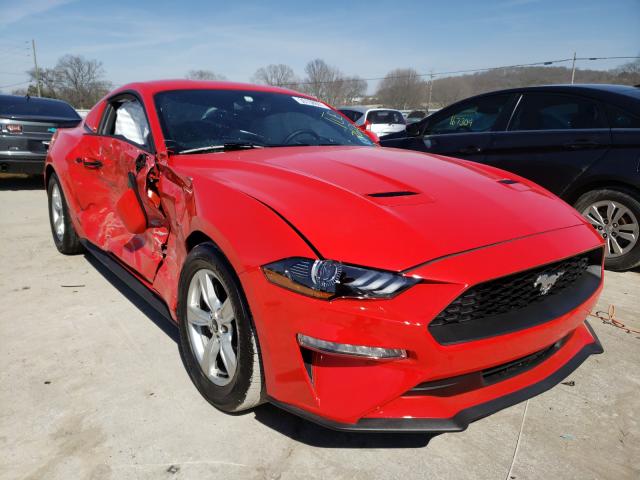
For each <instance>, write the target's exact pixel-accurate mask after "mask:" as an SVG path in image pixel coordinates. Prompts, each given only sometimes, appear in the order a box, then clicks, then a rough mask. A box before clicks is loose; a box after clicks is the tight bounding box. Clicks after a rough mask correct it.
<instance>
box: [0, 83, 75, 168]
mask: <svg viewBox="0 0 640 480" xmlns="http://www.w3.org/2000/svg"><path fill="white" fill-rule="evenodd" d="M78 123H80V116H79V115H78V114H77V113H76V111H75V110H74V109H73V107H72V106H71V105H69V104H68V103H66V102H63V101H61V100H52V99H50V98H40V97H30V96H28V95H27V96H21V95H0V171H2V172H11V173H27V174H42V171H43V169H44V160H45V156H46V154H47V147H48V145H49V142H50V141H51V136H52V135H53V133H54V132H55V131H56V130H57V129H58V128H69V127H75V126H76V125H78Z"/></svg>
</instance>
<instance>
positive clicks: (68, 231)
mask: <svg viewBox="0 0 640 480" xmlns="http://www.w3.org/2000/svg"><path fill="white" fill-rule="evenodd" d="M47 196H48V199H49V224H50V225H51V234H52V236H53V243H55V245H56V248H57V249H58V251H59V252H60V253H64V254H65V255H74V254H77V253H82V252H83V251H84V248H83V246H82V244H81V243H80V238H79V237H78V234H77V233H76V230H75V228H74V227H73V223H71V218H70V217H69V207H68V206H67V200H66V199H65V198H64V193H63V192H62V187H60V181H59V180H58V177H57V176H56V174H55V173H53V174H51V178H49V184H48V185H47Z"/></svg>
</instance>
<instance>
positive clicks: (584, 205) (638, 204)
mask: <svg viewBox="0 0 640 480" xmlns="http://www.w3.org/2000/svg"><path fill="white" fill-rule="evenodd" d="M608 205H611V207H610V208H611V212H612V213H611V214H609V210H608V209H607V208H608ZM574 207H575V208H576V210H578V212H580V213H581V214H582V215H583V216H584V217H585V218H586V219H587V221H589V222H591V224H592V225H593V226H594V228H596V230H598V233H600V234H601V235H602V236H603V238H604V239H605V242H606V244H607V245H606V250H605V252H606V257H605V267H606V268H607V269H609V270H614V271H624V270H629V269H631V268H634V267H636V266H638V265H640V241H639V238H638V237H639V233H640V232H639V231H638V227H639V226H640V199H639V198H638V196H636V195H633V194H632V193H631V192H627V191H623V190H614V189H602V190H592V191H590V192H587V193H585V194H584V195H582V196H581V197H580V198H579V199H578V201H577V202H576V203H575V205H574ZM594 208H595V209H597V210H598V212H596V211H595V210H594ZM618 215H619V216H618ZM609 216H611V219H613V220H616V219H617V220H616V221H615V222H614V221H611V219H609ZM617 222H619V223H617ZM632 237H635V239H632ZM614 240H615V242H614Z"/></svg>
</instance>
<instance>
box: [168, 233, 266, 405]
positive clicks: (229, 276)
mask: <svg viewBox="0 0 640 480" xmlns="http://www.w3.org/2000/svg"><path fill="white" fill-rule="evenodd" d="M178 320H179V322H180V354H181V357H182V361H183V363H184V365H185V368H186V369H187V372H188V373H189V376H190V377H191V380H192V381H193V383H194V384H195V386H196V387H197V389H198V390H199V391H200V393H201V394H202V396H203V397H204V398H205V399H206V400H207V401H209V403H211V404H212V405H214V406H215V407H217V408H219V409H220V410H223V411H225V412H238V411H241V410H246V409H249V408H252V407H255V406H257V405H259V404H260V403H262V402H263V382H262V370H261V362H260V352H259V350H258V342H257V339H256V333H255V330H254V328H253V325H252V322H251V317H250V312H249V308H248V306H247V303H246V300H245V298H244V295H243V294H242V291H241V287H240V284H239V282H238V280H237V277H236V276H235V274H234V272H233V271H232V270H231V268H230V267H229V265H228V263H227V262H226V261H225V259H224V257H222V255H221V254H220V252H219V251H218V250H217V249H216V248H215V247H214V246H213V245H212V244H209V243H206V244H202V245H198V246H197V247H195V248H194V249H193V250H192V251H191V252H190V253H189V255H188V257H187V259H186V261H185V266H184V268H183V271H182V274H181V276H180V285H179V300H178Z"/></svg>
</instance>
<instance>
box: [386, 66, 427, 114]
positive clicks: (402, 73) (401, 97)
mask: <svg viewBox="0 0 640 480" xmlns="http://www.w3.org/2000/svg"><path fill="white" fill-rule="evenodd" d="M426 93H427V83H426V82H425V81H424V80H423V79H422V78H421V77H420V76H419V74H418V72H416V71H415V70H414V69H413V68H398V69H395V70H391V71H390V72H389V73H387V75H386V76H385V77H384V78H383V79H382V80H381V81H380V84H379V85H378V90H377V92H376V95H377V97H378V99H379V101H380V102H381V103H383V104H384V105H386V106H389V107H395V108H402V109H407V108H412V107H418V106H420V105H422V104H423V103H424V102H425V96H426Z"/></svg>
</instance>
